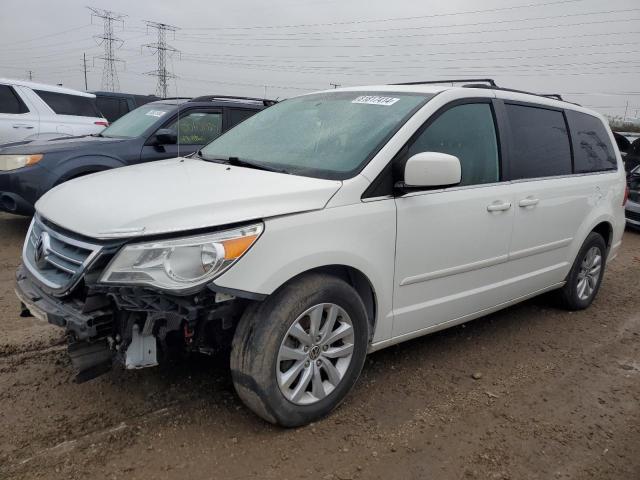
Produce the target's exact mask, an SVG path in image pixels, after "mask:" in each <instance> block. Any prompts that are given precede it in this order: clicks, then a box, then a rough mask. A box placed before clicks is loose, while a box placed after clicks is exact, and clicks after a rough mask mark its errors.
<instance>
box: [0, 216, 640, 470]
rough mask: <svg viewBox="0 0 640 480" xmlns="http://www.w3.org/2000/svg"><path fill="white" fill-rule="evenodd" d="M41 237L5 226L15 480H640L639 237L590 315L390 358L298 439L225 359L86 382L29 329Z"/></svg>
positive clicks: (535, 321)
mask: <svg viewBox="0 0 640 480" xmlns="http://www.w3.org/2000/svg"><path fill="white" fill-rule="evenodd" d="M26 228H27V220H26V219H22V218H15V217H10V216H3V215H0V329H1V330H0V331H1V332H2V333H0V478H11V479H26V478H51V479H76V478H77V479H86V478H91V479H102V478H108V479H117V478H126V479H128V480H130V479H150V478H152V479H184V478H189V479H246V478H265V479H269V478H274V479H294V478H295V479H316V478H319V479H342V480H344V479H358V478H361V479H370V478H381V479H382V478H384V479H390V478H402V479H414V478H415V479H418V478H420V479H514V480H515V479H518V480H519V479H545V480H547V479H566V478H570V479H582V478H587V479H597V480H605V479H616V480H637V479H640V309H639V308H638V307H639V306H640V298H639V296H638V293H637V292H638V285H639V284H640V234H638V233H634V232H627V233H626V234H625V238H624V242H623V248H622V252H621V254H620V255H619V256H618V258H617V259H616V260H615V261H614V262H613V263H611V264H610V265H609V267H608V270H607V274H606V277H605V281H604V284H603V287H602V289H601V290H600V293H599V296H598V298H597V299H596V301H595V303H594V304H593V306H592V307H591V308H590V309H588V310H587V311H583V312H579V313H567V312H564V311H561V310H558V309H556V308H554V307H553V303H552V302H551V301H550V299H549V298H547V297H541V298H537V299H534V300H532V301H529V302H526V303H524V304H521V305H518V306H515V307H512V308H509V309H508V310H504V311H502V312H499V313H497V314H493V315H491V316H489V317H486V318H484V319H481V320H477V321H474V322H471V323H468V324H466V325H462V326H459V327H456V328H452V329H450V330H448V331H445V332H440V333H437V334H434V335H431V336H427V337H424V338H421V339H417V340H414V341H411V342H408V343H405V344H403V345H399V346H397V347H392V348H389V349H387V350H384V351H381V352H378V353H376V354H373V355H371V356H370V357H369V359H368V360H367V363H366V365H365V368H364V372H363V373H362V376H361V377H360V380H359V382H358V384H357V386H356V388H355V390H354V391H353V392H352V393H351V394H350V395H349V396H348V397H347V400H346V401H345V402H344V403H343V404H342V406H341V407H340V408H338V409H337V411H335V412H334V413H333V414H332V415H331V416H329V417H328V418H327V419H325V420H323V421H321V422H318V423H316V424H314V425H310V426H308V427H305V428H300V429H296V430H284V429H281V428H277V427H274V426H271V425H268V424H266V423H264V422H263V421H261V420H260V419H258V418H257V417H255V416H253V415H252V414H251V413H249V412H248V411H247V410H246V409H245V408H244V407H243V406H242V404H241V403H240V401H239V400H238V398H237V397H236V396H235V393H234V391H233V387H232V384H231V380H230V376H229V371H228V366H227V362H226V359H224V358H208V357H202V358H200V357H199V358H193V359H190V360H186V361H182V362H181V363H178V364H175V365H170V366H165V367H160V368H156V369H149V370H143V371H137V372H125V371H113V372H112V373H109V374H107V375H105V376H102V377H100V378H98V379H96V380H93V381H91V382H88V383H84V384H81V385H77V384H74V383H72V382H71V368H70V365H69V361H68V360H67V358H66V352H65V347H64V346H63V345H62V337H61V332H60V331H59V330H58V329H56V328H53V327H50V326H48V325H44V324H41V323H39V322H38V321H37V320H34V319H32V318H20V317H19V316H18V303H17V301H16V299H15V297H14V294H13V275H14V270H15V267H16V266H17V264H18V261H19V254H20V249H21V246H22V239H23V237H24V234H25V231H26ZM474 373H479V374H481V378H479V379H474V378H472V374H474ZM476 376H477V375H476Z"/></svg>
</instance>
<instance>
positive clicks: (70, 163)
mask: <svg viewBox="0 0 640 480" xmlns="http://www.w3.org/2000/svg"><path fill="white" fill-rule="evenodd" d="M126 165H127V164H126V163H125V162H124V161H123V160H121V159H119V158H117V157H113V156H108V155H79V156H76V157H71V158H67V159H64V160H62V161H61V162H58V163H57V164H56V165H55V166H54V167H53V168H50V170H51V172H52V173H53V177H54V178H55V180H54V183H53V184H52V185H51V187H53V186H55V185H59V184H61V183H63V182H66V181H67V180H71V179H72V178H75V177H78V176H82V175H87V174H89V173H95V172H101V171H103V170H109V169H112V168H119V167H124V166H126ZM42 193H44V192H42Z"/></svg>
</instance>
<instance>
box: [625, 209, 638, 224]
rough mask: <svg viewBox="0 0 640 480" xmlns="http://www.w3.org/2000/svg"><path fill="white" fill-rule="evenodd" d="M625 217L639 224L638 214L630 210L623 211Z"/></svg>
mask: <svg viewBox="0 0 640 480" xmlns="http://www.w3.org/2000/svg"><path fill="white" fill-rule="evenodd" d="M625 216H626V217H627V219H628V220H633V221H635V222H640V213H639V212H632V211H631V210H626V211H625Z"/></svg>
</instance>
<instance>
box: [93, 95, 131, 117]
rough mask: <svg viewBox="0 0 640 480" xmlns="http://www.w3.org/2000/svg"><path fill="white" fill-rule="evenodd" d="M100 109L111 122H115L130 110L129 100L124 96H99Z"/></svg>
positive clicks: (97, 99)
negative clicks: (123, 97)
mask: <svg viewBox="0 0 640 480" xmlns="http://www.w3.org/2000/svg"><path fill="white" fill-rule="evenodd" d="M96 104H97V106H98V110H99V111H100V113H101V114H102V115H104V118H106V119H107V120H109V122H115V121H116V120H117V119H118V118H120V117H121V116H123V115H125V114H126V113H128V112H129V106H128V105H127V101H126V100H124V99H122V98H113V97H98V98H96Z"/></svg>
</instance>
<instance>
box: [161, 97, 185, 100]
mask: <svg viewBox="0 0 640 480" xmlns="http://www.w3.org/2000/svg"><path fill="white" fill-rule="evenodd" d="M158 100H191V97H164V98H162V97H159V98H158Z"/></svg>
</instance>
